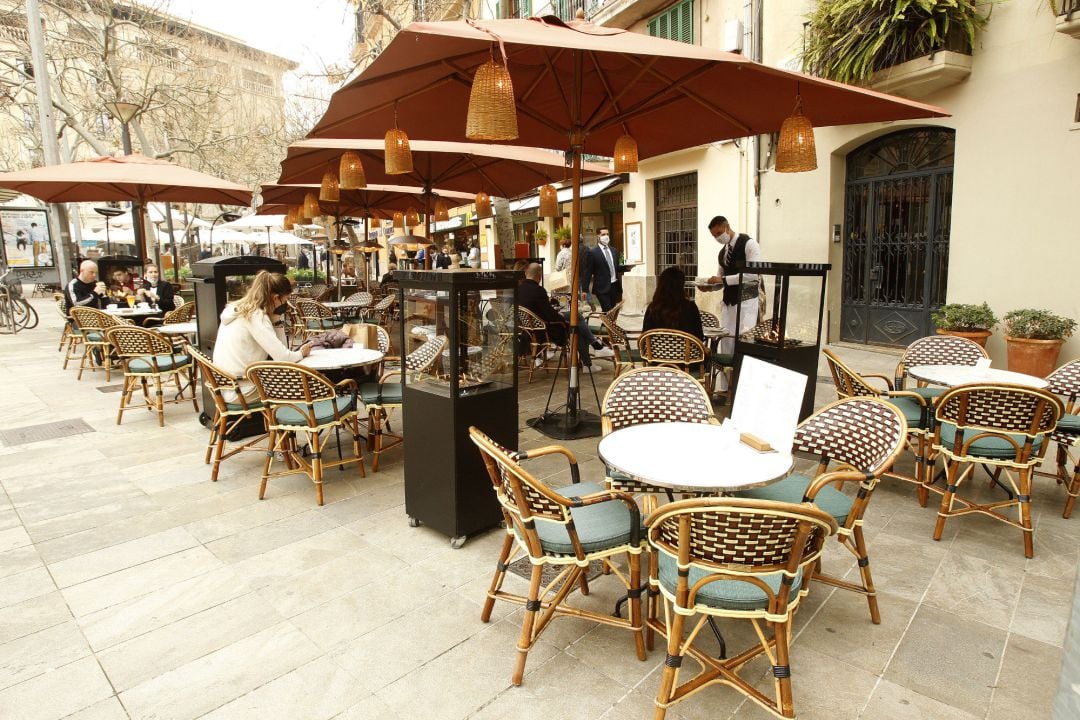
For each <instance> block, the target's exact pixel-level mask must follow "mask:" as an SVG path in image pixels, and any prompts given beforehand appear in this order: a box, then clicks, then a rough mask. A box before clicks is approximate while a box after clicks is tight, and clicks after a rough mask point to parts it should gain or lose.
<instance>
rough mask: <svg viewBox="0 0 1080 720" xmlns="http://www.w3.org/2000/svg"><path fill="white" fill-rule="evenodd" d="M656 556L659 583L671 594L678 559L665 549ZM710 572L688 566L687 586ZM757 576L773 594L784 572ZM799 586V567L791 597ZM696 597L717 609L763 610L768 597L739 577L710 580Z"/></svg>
mask: <svg viewBox="0 0 1080 720" xmlns="http://www.w3.org/2000/svg"><path fill="white" fill-rule="evenodd" d="M657 555H659V559H658V560H657V568H658V574H659V579H660V584H661V585H662V586H663V587H664V589H665V590H667V591H668V592H670V593H672V594H674V593H675V589H676V587H677V586H678V580H679V566H678V562H677V561H676V559H675V558H674V557H672V556H671V555H669V554H668V553H666V552H660V553H657ZM711 574H712V572H711V571H706V570H704V569H702V568H699V567H696V566H693V565H691V566H690V576H689V577H688V578H687V579H688V581H689V583H690V587H693V586H694V584H695V583H696V582H697V581H699V580H701V579H702V578H703V577H705V576H707V575H711ZM756 577H757V579H759V580H761V581H763V582H764V583H765V584H767V585H768V586H769V588H770V589H771V590H772V591H773V592H774V593H775V592H779V591H780V581H781V580H782V579H783V573H779V572H775V573H767V574H765V575H758V576H756ZM801 586H802V571H801V570H800V571H799V572H797V573H795V580H794V582H792V585H791V593H792V597H794V595H795V593H796V592H798V590H799V588H800V587H801ZM696 600H697V603H698V604H700V605H706V606H708V607H713V608H717V609H718V610H764V609H766V608H768V606H769V596H768V595H766V594H765V591H764V590H762V589H761V588H759V587H758V586H757V585H755V584H753V583H750V582H744V581H742V580H717V581H716V582H711V583H709V584H708V585H706V586H705V587H703V588H701V590H700V591H699V592H698V594H697V598H696Z"/></svg>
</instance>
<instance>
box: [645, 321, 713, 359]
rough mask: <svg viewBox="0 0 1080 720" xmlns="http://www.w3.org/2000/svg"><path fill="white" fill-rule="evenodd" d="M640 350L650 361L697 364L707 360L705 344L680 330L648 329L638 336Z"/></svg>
mask: <svg viewBox="0 0 1080 720" xmlns="http://www.w3.org/2000/svg"><path fill="white" fill-rule="evenodd" d="M638 350H639V351H640V352H641V357H642V359H643V360H645V361H646V362H648V363H656V364H661V365H668V364H671V365H696V364H698V363H701V362H705V346H704V345H702V344H701V341H700V340H698V339H697V338H696V337H694V336H693V335H690V334H689V333H684V332H681V331H679V330H661V329H657V330H648V331H646V332H644V333H642V334H641V337H639V338H638Z"/></svg>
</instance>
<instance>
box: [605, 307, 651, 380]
mask: <svg viewBox="0 0 1080 720" xmlns="http://www.w3.org/2000/svg"><path fill="white" fill-rule="evenodd" d="M600 320H601V322H603V323H604V327H605V328H606V329H607V343H608V346H609V347H611V349H612V351H613V352H614V353H615V354H614V355H613V356H612V358H611V359H612V362H613V363H614V365H615V367H614V373H615V375H616V376H618V375H619V374H620V373H622V371H623V368H624V367H626V366H629V367H630V369H631V370H633V369H634V368H635V367H636V366H637V363H639V362H641V353H639V352H638V349H637V343H636V342H631V341H630V339H629V337H628V336H627V334H626V330H624V329H623V328H622V326H621V325H619V324H618V323H617V322H615V321H614V320H610V319H608V318H607V317H605V316H603V315H602V316H600Z"/></svg>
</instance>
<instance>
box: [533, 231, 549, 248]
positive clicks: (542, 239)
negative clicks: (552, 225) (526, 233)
mask: <svg viewBox="0 0 1080 720" xmlns="http://www.w3.org/2000/svg"><path fill="white" fill-rule="evenodd" d="M533 237H534V238H535V239H536V244H537V245H547V239H548V234H547V230H545V229H544V228H536V232H535V233H533Z"/></svg>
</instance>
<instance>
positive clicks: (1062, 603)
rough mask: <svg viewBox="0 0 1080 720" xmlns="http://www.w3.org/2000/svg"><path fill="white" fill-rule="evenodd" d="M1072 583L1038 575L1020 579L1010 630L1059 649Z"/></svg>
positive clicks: (1070, 606) (1067, 615) (1067, 620)
mask: <svg viewBox="0 0 1080 720" xmlns="http://www.w3.org/2000/svg"><path fill="white" fill-rule="evenodd" d="M1073 592H1074V588H1073V583H1071V582H1064V581H1062V580H1058V579H1054V578H1047V577H1044V576H1042V575H1033V574H1030V573H1029V574H1027V575H1025V576H1024V587H1023V589H1022V590H1021V591H1020V600H1019V602H1018V603H1017V606H1016V615H1015V616H1014V617H1013V618H1012V623H1011V625H1010V628H1009V629H1010V630H1011V631H1012V632H1014V633H1017V634H1019V635H1024V636H1026V637H1029V638H1032V639H1034V640H1039V641H1041V642H1044V643H1048V644H1050V645H1054V646H1057V647H1062V646H1063V644H1064V641H1065V630H1066V627H1067V625H1068V622H1069V611H1070V609H1071V608H1072V603H1073Z"/></svg>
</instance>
